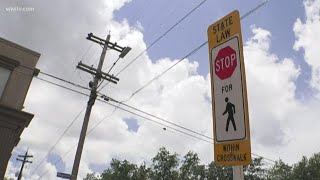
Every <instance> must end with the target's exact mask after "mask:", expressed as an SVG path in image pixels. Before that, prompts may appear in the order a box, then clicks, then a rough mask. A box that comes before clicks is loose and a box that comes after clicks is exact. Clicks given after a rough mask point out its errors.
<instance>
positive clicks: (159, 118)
mask: <svg viewBox="0 0 320 180" xmlns="http://www.w3.org/2000/svg"><path fill="white" fill-rule="evenodd" d="M111 100H112V101H114V102H116V103H119V104H121V105H124V106H126V107H128V108H131V109H133V110H136V111H138V112H141V113H144V114H146V115H149V116H151V117H154V118H156V119H158V120H161V121H163V122H166V123H168V124H171V125H173V126H176V127H178V128H181V129H183V130H186V131H189V132H192V133H194V134H197V135H199V136H202V137H204V138H207V139H210V140H213V138H212V137H209V136H206V135H204V134H201V133H199V132H196V131H194V130H191V129H188V128H186V127H183V126H181V125H179V124H175V123H173V122H171V121H168V120H165V119H163V118H161V117H158V116H155V115H153V114H151V113H148V112H146V111H143V110H141V109H138V108H136V107H133V106H130V105H128V104H125V103H123V102H119V101H116V100H114V99H111Z"/></svg>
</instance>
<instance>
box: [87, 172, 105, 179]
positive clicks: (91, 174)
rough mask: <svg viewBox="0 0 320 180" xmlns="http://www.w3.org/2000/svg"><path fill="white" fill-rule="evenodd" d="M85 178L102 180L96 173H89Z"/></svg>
mask: <svg viewBox="0 0 320 180" xmlns="http://www.w3.org/2000/svg"><path fill="white" fill-rule="evenodd" d="M83 180H101V179H100V178H99V177H98V176H97V175H96V173H88V174H87V176H86V177H85V178H84V179H83Z"/></svg>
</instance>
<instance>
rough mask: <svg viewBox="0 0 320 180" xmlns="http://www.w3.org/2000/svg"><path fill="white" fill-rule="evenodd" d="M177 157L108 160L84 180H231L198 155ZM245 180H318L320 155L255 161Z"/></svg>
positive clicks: (246, 170)
mask: <svg viewBox="0 0 320 180" xmlns="http://www.w3.org/2000/svg"><path fill="white" fill-rule="evenodd" d="M179 158H181V157H180V156H179V155H178V154H177V153H170V152H169V151H168V150H166V149H165V148H160V150H159V152H158V153H157V154H156V155H155V157H153V158H152V159H151V164H150V165H149V166H147V165H146V164H145V163H142V164H140V165H137V164H132V163H130V162H129V161H127V160H123V161H120V160H117V159H112V161H111V163H110V168H108V169H106V170H104V171H103V172H102V173H101V174H95V173H89V174H87V176H86V178H84V180H232V178H233V177H232V167H230V166H219V165H217V164H215V163H214V162H211V163H209V164H208V165H205V164H202V163H201V161H200V158H199V157H198V154H196V153H194V152H188V153H187V154H186V155H184V156H183V157H182V158H181V160H180V159H179ZM244 176H245V179H246V180H311V179H320V153H317V154H314V155H313V156H312V157H310V159H308V158H307V157H303V158H302V159H301V160H300V161H299V162H297V163H296V164H294V165H292V166H290V165H288V164H286V163H284V162H283V161H282V160H278V161H276V162H275V163H274V165H273V166H267V165H266V164H265V163H264V161H263V158H262V157H260V158H255V159H253V161H252V163H251V164H250V165H249V166H245V167H244Z"/></svg>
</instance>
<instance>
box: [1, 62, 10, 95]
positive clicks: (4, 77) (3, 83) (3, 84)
mask: <svg viewBox="0 0 320 180" xmlns="http://www.w3.org/2000/svg"><path fill="white" fill-rule="evenodd" d="M10 74H11V70H10V69H7V68H4V67H1V66H0V98H1V97H2V93H3V91H4V89H5V88H6V85H7V81H8V79H9V77H10Z"/></svg>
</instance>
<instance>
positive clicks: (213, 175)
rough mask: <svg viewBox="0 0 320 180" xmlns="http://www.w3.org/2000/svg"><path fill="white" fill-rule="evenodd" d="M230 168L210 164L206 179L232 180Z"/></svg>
mask: <svg viewBox="0 0 320 180" xmlns="http://www.w3.org/2000/svg"><path fill="white" fill-rule="evenodd" d="M232 178H233V177H232V167H231V166H220V165H217V164H216V163H214V162H211V163H210V164H209V165H208V168H207V179H210V180H232Z"/></svg>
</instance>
